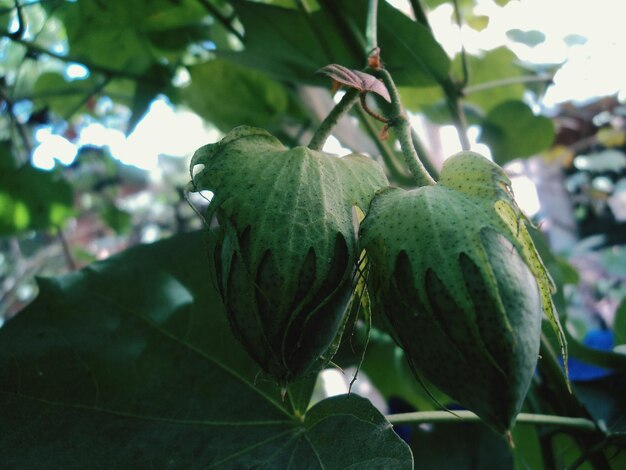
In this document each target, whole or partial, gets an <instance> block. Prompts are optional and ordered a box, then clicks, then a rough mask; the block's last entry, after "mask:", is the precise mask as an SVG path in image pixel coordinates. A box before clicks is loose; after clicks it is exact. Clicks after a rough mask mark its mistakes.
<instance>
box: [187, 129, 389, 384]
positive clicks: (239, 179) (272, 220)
mask: <svg viewBox="0 0 626 470" xmlns="http://www.w3.org/2000/svg"><path fill="white" fill-rule="evenodd" d="M197 165H202V166H203V167H202V168H201V170H200V171H199V172H197V173H196V174H195V175H193V184H194V187H195V188H196V189H197V190H210V191H212V192H213V193H214V196H213V198H212V200H211V203H210V205H209V208H208V217H207V219H208V220H213V224H216V227H215V228H214V229H212V230H211V232H210V243H209V255H210V256H209V259H210V268H211V275H212V279H213V280H214V281H215V283H216V285H217V288H218V290H219V292H220V294H221V297H222V300H223V303H224V306H225V309H226V312H227V315H228V318H229V321H230V325H231V329H232V331H233V333H234V334H235V336H236V337H237V338H238V339H239V341H240V342H241V343H242V344H243V346H244V347H245V348H246V350H247V351H248V353H249V354H250V355H251V356H252V358H253V359H254V360H256V361H257V362H258V364H259V365H260V366H261V367H262V368H263V370H265V371H266V372H268V373H269V374H270V375H272V376H273V377H274V378H275V379H276V380H277V381H278V382H279V383H280V384H283V385H284V384H286V383H288V382H289V381H291V380H292V379H294V378H295V377H297V376H299V375H302V374H304V373H306V372H307V371H310V370H313V369H314V367H315V366H316V365H319V362H320V361H319V359H320V357H321V356H324V358H325V359H326V360H328V359H330V357H328V356H330V355H331V354H332V351H328V349H329V347H330V346H331V343H333V340H334V339H335V337H336V336H337V334H338V333H339V332H340V330H341V327H342V324H343V321H344V318H345V315H344V314H345V310H346V306H347V303H348V301H349V299H350V295H351V293H352V278H353V273H354V270H355V263H356V258H357V243H356V229H355V222H354V219H353V207H355V206H356V207H359V208H360V209H361V210H364V209H366V208H367V206H368V204H369V202H370V201H371V199H372V197H373V195H374V193H375V192H376V190H378V189H379V188H381V187H384V186H386V185H387V181H386V178H385V176H384V174H383V172H382V169H381V168H380V167H379V166H378V165H377V164H375V163H374V162H373V161H372V160H371V159H368V158H367V157H365V156H362V155H350V156H347V157H343V158H339V157H336V156H332V155H328V154H324V153H321V152H316V151H312V150H310V149H308V148H306V147H297V148H294V149H287V148H285V147H284V146H283V145H282V144H281V143H280V142H279V141H278V140H277V139H275V138H274V137H273V136H271V135H270V134H269V133H267V132H266V131H264V130H261V129H255V128H250V127H238V128H236V129H234V130H233V131H231V132H230V133H229V134H227V135H226V136H225V137H224V138H223V139H222V140H221V141H220V142H218V143H216V144H209V145H206V146H204V147H202V148H200V149H199V150H198V151H197V152H196V153H195V154H194V156H193V159H192V162H191V170H192V172H193V170H194V169H195V167H196V166H197Z"/></svg>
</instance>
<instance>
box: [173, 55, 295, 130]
mask: <svg viewBox="0 0 626 470" xmlns="http://www.w3.org/2000/svg"><path fill="white" fill-rule="evenodd" d="M189 73H190V74H191V85H189V86H188V87H187V88H185V89H184V90H183V92H182V93H183V98H184V99H185V101H186V102H187V104H188V105H189V106H190V107H191V109H193V110H194V111H195V112H196V113H198V114H199V115H200V116H202V117H203V118H205V119H206V120H208V121H210V122H212V123H213V124H214V125H215V126H216V127H218V128H219V129H221V130H222V131H224V132H227V131H229V130H230V129H232V128H233V127H236V126H239V125H250V126H264V127H272V126H277V125H278V124H279V123H280V122H281V120H283V119H284V117H285V113H286V112H287V110H288V108H289V95H288V94H287V91H286V90H285V88H284V87H283V86H282V85H280V84H279V83H278V82H276V81H274V80H273V79H271V78H270V77H268V76H267V75H266V74H264V73H262V72H259V71H257V70H253V69H250V68H248V67H243V66H241V65H237V64H234V63H232V62H229V61H227V60H224V59H215V60H211V61H209V62H206V63H203V64H199V65H195V66H193V67H190V68H189Z"/></svg>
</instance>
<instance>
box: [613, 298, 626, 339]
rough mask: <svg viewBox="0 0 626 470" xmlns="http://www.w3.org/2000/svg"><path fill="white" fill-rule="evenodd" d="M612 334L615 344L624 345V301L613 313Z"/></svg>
mask: <svg viewBox="0 0 626 470" xmlns="http://www.w3.org/2000/svg"><path fill="white" fill-rule="evenodd" d="M613 333H614V334H615V343H616V344H626V299H623V300H622V302H621V303H620V305H619V307H618V308H617V310H616V312H615V321H614V322H613Z"/></svg>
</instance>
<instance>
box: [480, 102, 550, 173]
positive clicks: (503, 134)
mask: <svg viewBox="0 0 626 470" xmlns="http://www.w3.org/2000/svg"><path fill="white" fill-rule="evenodd" d="M480 140H481V142H484V143H485V144H487V145H488V146H489V148H490V149H491V152H492V154H493V158H494V160H495V161H496V162H498V163H499V164H501V165H502V164H504V163H506V162H508V161H510V160H513V159H515V158H520V157H530V156H532V155H536V154H537V153H538V152H540V151H542V150H544V149H546V148H548V147H549V146H550V145H552V142H553V141H554V125H553V124H552V121H551V120H550V119H548V118H547V117H544V116H535V114H533V112H532V110H531V109H530V108H529V107H528V106H527V105H526V104H524V103H522V102H521V101H506V102H504V103H500V104H499V105H498V106H496V107H494V108H492V109H491V110H490V111H489V113H488V114H487V116H486V117H485V119H484V120H483V122H482V133H481V135H480Z"/></svg>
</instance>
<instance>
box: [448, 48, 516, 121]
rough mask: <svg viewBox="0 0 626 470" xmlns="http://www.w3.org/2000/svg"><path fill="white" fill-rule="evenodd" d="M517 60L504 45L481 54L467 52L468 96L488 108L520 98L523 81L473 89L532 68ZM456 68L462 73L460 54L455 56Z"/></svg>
mask: <svg viewBox="0 0 626 470" xmlns="http://www.w3.org/2000/svg"><path fill="white" fill-rule="evenodd" d="M517 63H518V58H517V56H516V55H515V54H514V53H513V52H511V51H510V50H509V49H507V48H505V47H499V48H497V49H493V50H491V51H488V52H485V53H484V54H482V55H480V56H472V55H467V66H468V70H469V83H468V84H467V85H468V86H467V90H466V91H467V97H466V100H467V101H468V102H469V103H472V104H474V105H476V106H478V107H479V108H481V109H482V110H483V111H485V112H487V111H489V110H490V109H491V108H493V107H495V106H497V105H498V104H500V103H502V102H503V101H508V100H515V99H517V100H519V99H521V98H522V96H523V94H524V91H525V87H524V85H523V84H521V83H514V84H507V85H497V86H493V87H489V88H487V89H485V90H482V91H473V90H472V89H473V87H476V86H479V87H482V86H483V85H485V84H489V83H494V82H498V81H499V80H508V79H511V78H515V77H520V76H522V75H527V74H528V73H529V72H528V71H526V70H525V69H523V68H522V67H520V66H519V65H517ZM454 69H455V76H457V77H460V76H461V72H460V70H461V61H460V57H459V56H457V58H456V59H455V60H454ZM477 90H478V89H477Z"/></svg>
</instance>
